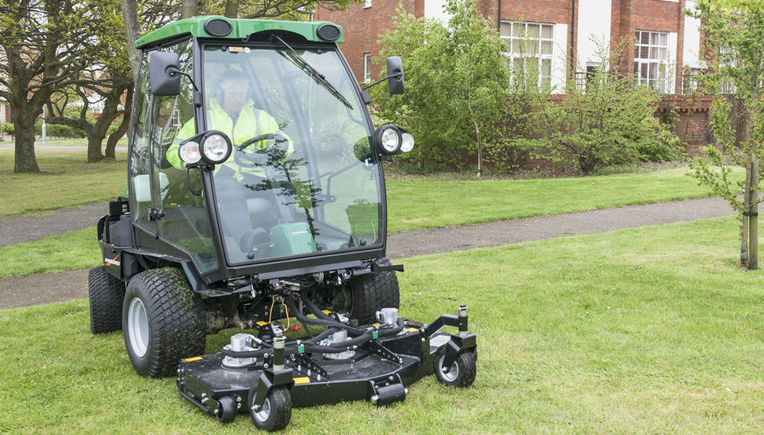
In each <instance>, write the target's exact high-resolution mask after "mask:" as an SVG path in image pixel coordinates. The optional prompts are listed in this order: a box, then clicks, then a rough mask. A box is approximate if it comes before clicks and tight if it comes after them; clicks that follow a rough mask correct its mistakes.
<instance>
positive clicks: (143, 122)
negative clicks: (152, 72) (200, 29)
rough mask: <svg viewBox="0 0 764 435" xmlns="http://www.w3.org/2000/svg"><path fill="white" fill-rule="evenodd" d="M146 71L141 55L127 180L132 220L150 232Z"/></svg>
mask: <svg viewBox="0 0 764 435" xmlns="http://www.w3.org/2000/svg"><path fill="white" fill-rule="evenodd" d="M148 71H149V68H148V53H144V55H143V60H142V62H141V72H140V76H139V78H138V86H137V91H136V95H135V107H134V109H133V130H132V135H133V137H132V138H131V141H132V149H131V153H130V162H129V164H130V179H131V180H132V192H131V195H130V209H131V210H132V214H133V219H134V220H135V221H136V222H138V223H142V224H143V225H144V226H146V228H147V229H151V227H150V226H148V209H149V208H150V207H151V188H150V182H149V177H150V174H151V156H150V152H149V150H150V148H149V136H150V134H151V116H150V110H149V109H150V106H151V92H150V90H149V77H148V75H149V73H148Z"/></svg>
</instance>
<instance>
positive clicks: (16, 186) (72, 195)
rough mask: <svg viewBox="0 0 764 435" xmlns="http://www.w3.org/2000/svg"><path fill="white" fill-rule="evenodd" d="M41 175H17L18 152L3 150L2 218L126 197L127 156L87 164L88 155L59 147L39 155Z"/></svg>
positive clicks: (0, 153) (0, 161)
mask: <svg viewBox="0 0 764 435" xmlns="http://www.w3.org/2000/svg"><path fill="white" fill-rule="evenodd" d="M35 154H36V156H37V163H38V165H39V167H40V170H41V171H42V172H41V173H38V174H14V173H13V162H14V150H13V149H12V148H0V179H2V185H3V187H2V189H0V218H2V217H7V216H19V215H38V214H44V213H50V212H51V211H54V210H58V209H63V208H69V207H76V206H78V205H82V204H87V203H92V202H104V203H105V202H106V201H108V200H109V199H112V198H116V197H117V196H120V195H123V196H124V194H125V186H126V185H127V169H126V168H127V167H126V154H125V153H124V152H122V153H119V152H118V153H117V159H116V161H114V160H104V161H101V162H98V163H86V159H87V158H86V152H85V151H84V150H79V149H70V148H66V147H57V148H55V149H38V150H36V152H35Z"/></svg>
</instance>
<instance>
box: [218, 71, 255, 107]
mask: <svg viewBox="0 0 764 435" xmlns="http://www.w3.org/2000/svg"><path fill="white" fill-rule="evenodd" d="M219 87H220V91H221V92H222V93H223V95H222V97H223V99H222V101H221V102H220V104H221V106H223V109H224V110H225V111H226V112H228V113H238V112H239V111H240V110H241V108H242V107H244V103H246V102H247V96H248V94H249V79H248V78H247V75H246V74H244V73H243V72H241V71H239V70H235V69H229V70H226V71H225V72H223V74H222V75H221V76H220V85H219Z"/></svg>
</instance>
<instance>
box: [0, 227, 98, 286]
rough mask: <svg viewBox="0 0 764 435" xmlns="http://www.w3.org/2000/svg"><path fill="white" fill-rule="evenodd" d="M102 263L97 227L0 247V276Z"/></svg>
mask: <svg viewBox="0 0 764 435" xmlns="http://www.w3.org/2000/svg"><path fill="white" fill-rule="evenodd" d="M100 264H102V259H101V248H100V247H99V246H98V241H97V239H96V229H95V227H91V228H85V229H83V230H79V231H70V232H68V233H66V234H62V235H58V236H52V237H46V238H44V239H41V240H38V241H35V242H26V243H19V244H16V245H10V246H4V247H2V248H0V278H4V277H7V276H22V275H29V274H32V273H43V272H45V273H49V272H63V271H66V270H70V269H87V268H91V267H95V266H98V265H100Z"/></svg>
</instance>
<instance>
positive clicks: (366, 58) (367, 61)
mask: <svg viewBox="0 0 764 435" xmlns="http://www.w3.org/2000/svg"><path fill="white" fill-rule="evenodd" d="M370 81H371V53H364V54H363V82H364V83H369V82H370Z"/></svg>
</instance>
